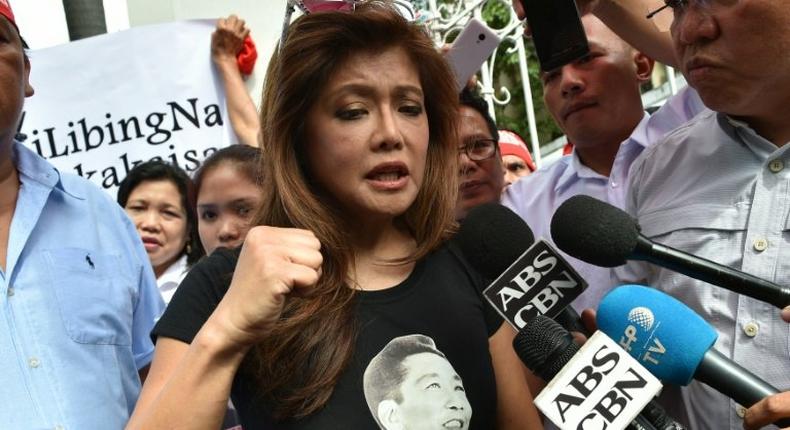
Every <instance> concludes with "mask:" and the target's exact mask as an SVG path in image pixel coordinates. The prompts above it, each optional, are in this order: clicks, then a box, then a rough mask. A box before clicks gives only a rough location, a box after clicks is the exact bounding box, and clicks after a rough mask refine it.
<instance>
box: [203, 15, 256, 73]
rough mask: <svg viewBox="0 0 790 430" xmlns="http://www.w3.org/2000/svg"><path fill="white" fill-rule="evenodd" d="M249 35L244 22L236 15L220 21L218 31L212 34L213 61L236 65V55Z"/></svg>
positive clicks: (218, 21)
mask: <svg viewBox="0 0 790 430" xmlns="http://www.w3.org/2000/svg"><path fill="white" fill-rule="evenodd" d="M249 34H250V30H249V29H248V28H247V27H246V26H245V23H244V20H243V19H240V18H239V17H237V16H236V15H231V16H229V17H227V18H220V19H218V20H217V29H216V30H214V33H212V34H211V59H212V60H213V61H214V62H215V63H221V62H223V61H231V62H232V64H236V55H237V54H238V53H239V51H241V48H242V46H243V44H244V38H245V37H247V35H249Z"/></svg>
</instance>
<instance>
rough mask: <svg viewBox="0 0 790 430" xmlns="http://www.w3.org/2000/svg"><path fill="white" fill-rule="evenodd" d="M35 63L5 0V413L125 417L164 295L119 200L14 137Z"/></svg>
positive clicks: (0, 276)
mask: <svg viewBox="0 0 790 430" xmlns="http://www.w3.org/2000/svg"><path fill="white" fill-rule="evenodd" d="M29 73H30V63H29V61H28V59H27V56H26V54H25V52H24V50H23V44H22V40H21V38H20V36H19V31H18V29H17V27H16V24H15V23H14V17H13V14H12V12H11V9H10V6H9V5H8V3H7V0H0V307H2V310H0V362H2V363H4V365H5V366H4V368H3V371H2V372H0V397H2V398H3V399H4V401H3V402H0V422H1V423H2V426H3V427H4V428H26V429H28V428H35V429H44V428H46V429H120V428H123V426H124V425H125V423H126V421H127V420H128V417H129V414H130V413H131V411H132V409H133V407H134V404H135V401H136V400H137V396H138V394H139V391H140V376H138V371H140V372H141V374H142V373H144V371H145V370H146V369H147V366H148V363H149V362H150V361H151V358H152V355H153V345H152V343H151V340H150V338H149V332H150V330H151V328H152V326H153V324H154V321H155V319H156V318H157V317H158V316H159V315H160V314H161V312H162V310H163V306H164V305H163V303H162V300H161V297H160V296H159V292H158V291H157V289H156V283H155V280H154V277H153V272H152V271H151V268H150V265H149V264H148V258H147V256H146V254H145V251H144V250H143V247H142V243H141V242H140V238H139V236H138V235H137V233H136V232H135V229H134V226H132V224H131V223H130V221H129V220H128V219H127V217H126V215H125V214H124V213H123V211H122V209H121V208H120V207H119V206H118V205H117V204H115V202H114V201H112V200H111V199H110V197H109V196H108V195H106V194H105V193H104V192H102V191H101V190H99V189H98V188H96V187H95V186H93V185H92V184H90V183H89V182H87V181H86V180H84V179H82V178H80V177H77V176H74V175H67V174H64V173H61V172H58V171H57V170H56V169H55V168H54V167H52V165H50V164H49V163H47V162H46V161H45V160H44V159H42V158H41V157H39V156H38V155H37V154H36V153H34V152H33V151H31V150H29V149H27V148H25V147H24V146H22V145H21V144H20V143H19V142H17V141H15V139H14V136H15V133H16V126H17V123H18V121H19V117H20V114H21V111H22V106H23V103H24V98H25V97H29V96H31V95H33V88H32V87H31V86H30V84H29V82H28V76H29Z"/></svg>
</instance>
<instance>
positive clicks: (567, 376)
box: [513, 315, 684, 430]
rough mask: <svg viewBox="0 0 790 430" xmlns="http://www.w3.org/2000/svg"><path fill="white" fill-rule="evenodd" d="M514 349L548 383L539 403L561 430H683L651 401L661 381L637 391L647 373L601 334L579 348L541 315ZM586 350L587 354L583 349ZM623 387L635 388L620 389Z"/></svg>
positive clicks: (567, 335) (515, 339)
mask: <svg viewBox="0 0 790 430" xmlns="http://www.w3.org/2000/svg"><path fill="white" fill-rule="evenodd" d="M513 349H515V351H516V353H517V354H518V356H519V357H520V358H521V360H522V361H523V362H524V364H525V365H527V367H529V368H530V369H531V370H532V371H533V372H534V373H535V374H537V375H538V376H539V377H541V378H542V379H544V380H545V381H550V382H549V384H548V385H547V387H546V388H545V389H544V390H543V391H541V393H540V394H539V395H538V397H536V399H535V404H536V405H537V406H538V407H539V408H541V411H542V412H543V413H544V414H545V415H546V416H547V417H549V418H550V419H551V420H552V421H553V422H554V423H555V424H557V425H558V426H560V427H561V428H574V429H575V428H577V427H578V428H582V427H584V428H588V427H587V426H590V427H592V428H615V429H621V428H627V429H629V430H650V429H655V430H684V427H683V426H681V425H680V424H677V423H675V422H674V421H672V420H671V419H670V418H668V417H667V416H666V413H665V412H664V410H663V409H662V408H661V407H660V406H659V405H658V404H656V403H655V402H654V401H652V400H651V399H652V398H653V396H654V395H655V394H656V392H657V391H658V390H657V388H660V384H655V385H653V387H655V388H656V390H655V391H653V390H652V389H651V388H648V383H647V381H645V383H644V385H643V386H642V387H639V389H638V390H637V389H636V388H637V386H638V385H639V382H638V381H639V380H640V378H638V377H634V376H635V375H640V374H645V375H647V374H649V372H648V371H647V370H646V369H644V368H643V367H642V366H641V365H639V363H638V362H632V360H633V359H632V358H631V357H630V356H629V355H628V354H627V353H626V352H625V351H623V350H622V349H620V347H618V346H617V344H615V343H614V342H613V341H612V340H611V339H609V338H607V337H606V336H605V335H603V334H602V333H601V332H596V333H595V334H594V335H593V336H592V337H590V339H589V340H588V341H587V343H585V346H584V347H583V348H580V347H579V346H578V345H577V344H576V343H575V342H574V341H573V337H572V336H571V334H570V333H569V332H568V331H566V330H565V329H563V328H562V327H561V326H560V325H559V324H557V323H556V322H555V321H553V320H551V319H550V318H547V317H545V316H543V315H539V316H537V317H535V318H534V319H533V320H531V321H530V322H529V324H527V326H526V327H525V328H524V329H523V330H521V331H520V332H519V333H518V335H516V337H515V338H514V339H513ZM584 349H586V350H587V351H588V353H587V354H585V353H584V352H582V351H583V350H584ZM580 350H582V351H580ZM590 351H591V352H593V354H592V355H590V354H589V352H590ZM618 368H619V369H620V371H618V370H617V369H618ZM622 369H628V371H626V372H623V371H622ZM624 381H630V384H626V383H625V382H624ZM624 385H629V386H630V387H631V388H634V389H635V391H633V392H628V390H622V389H620V388H618V387H622V386H624ZM604 393H605V394H604ZM618 393H619V394H618ZM626 393H627V394H626ZM601 399H609V400H608V401H602V400H601ZM615 404H617V405H620V407H619V409H618V408H616V407H612V406H613V405H615ZM593 405H595V406H593ZM602 405H603V406H602ZM606 405H608V407H607V406H606ZM640 410H641V412H640ZM637 414H638V415H637ZM620 415H622V416H620ZM580 417H584V418H580ZM631 420H632V421H631Z"/></svg>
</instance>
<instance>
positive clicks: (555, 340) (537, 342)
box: [513, 315, 579, 381]
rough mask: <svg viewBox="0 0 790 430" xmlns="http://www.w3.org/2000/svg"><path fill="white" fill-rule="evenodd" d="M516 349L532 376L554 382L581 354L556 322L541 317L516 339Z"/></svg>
mask: <svg viewBox="0 0 790 430" xmlns="http://www.w3.org/2000/svg"><path fill="white" fill-rule="evenodd" d="M513 349H514V350H515V351H516V354H518V356H519V358H521V361H523V362H524V364H526V366H527V367H528V368H529V369H530V370H532V372H534V373H535V374H536V375H538V376H539V377H540V378H541V379H543V380H544V381H550V380H552V378H554V376H556V375H557V373H558V372H559V371H560V369H562V368H563V367H564V366H565V364H567V363H568V362H569V361H570V360H571V358H573V356H574V354H576V352H578V351H579V345H577V344H576V342H574V341H573V336H571V334H570V333H569V332H568V331H567V330H565V329H564V328H562V326H560V325H559V324H558V323H557V322H556V321H554V320H552V319H551V318H549V317H547V316H545V315H538V316H536V317H535V318H533V319H532V320H530V321H529V323H528V324H527V325H526V327H524V328H523V329H521V330H520V331H519V332H518V334H517V335H516V337H515V338H513Z"/></svg>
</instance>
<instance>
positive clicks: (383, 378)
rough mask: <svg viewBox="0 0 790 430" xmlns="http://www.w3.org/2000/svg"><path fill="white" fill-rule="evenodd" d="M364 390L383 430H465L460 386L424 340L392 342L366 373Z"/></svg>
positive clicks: (466, 411)
mask: <svg viewBox="0 0 790 430" xmlns="http://www.w3.org/2000/svg"><path fill="white" fill-rule="evenodd" d="M364 390H365V399H366V400H367V403H368V407H369V408H370V411H371V413H372V414H373V417H374V418H375V420H376V422H377V423H378V424H379V427H380V428H381V429H386V430H414V429H426V430H427V429H447V428H451V429H467V428H469V422H470V420H471V418H472V408H471V405H470V404H469V400H468V399H467V397H466V391H465V389H464V385H463V381H462V380H461V377H460V376H459V375H458V373H457V372H456V371H455V369H454V368H453V366H452V365H451V364H450V362H449V361H448V360H447V358H446V357H445V356H444V354H442V352H441V351H439V350H438V349H436V346H435V344H434V342H433V340H432V339H431V338H430V337H428V336H424V335H409V336H401V337H398V338H395V339H393V340H391V341H390V342H389V343H388V344H387V346H385V347H384V349H382V350H381V351H380V352H379V353H378V354H377V355H376V356H375V357H374V358H373V359H372V360H371V362H370V364H369V365H368V367H367V369H366V370H365V375H364Z"/></svg>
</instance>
